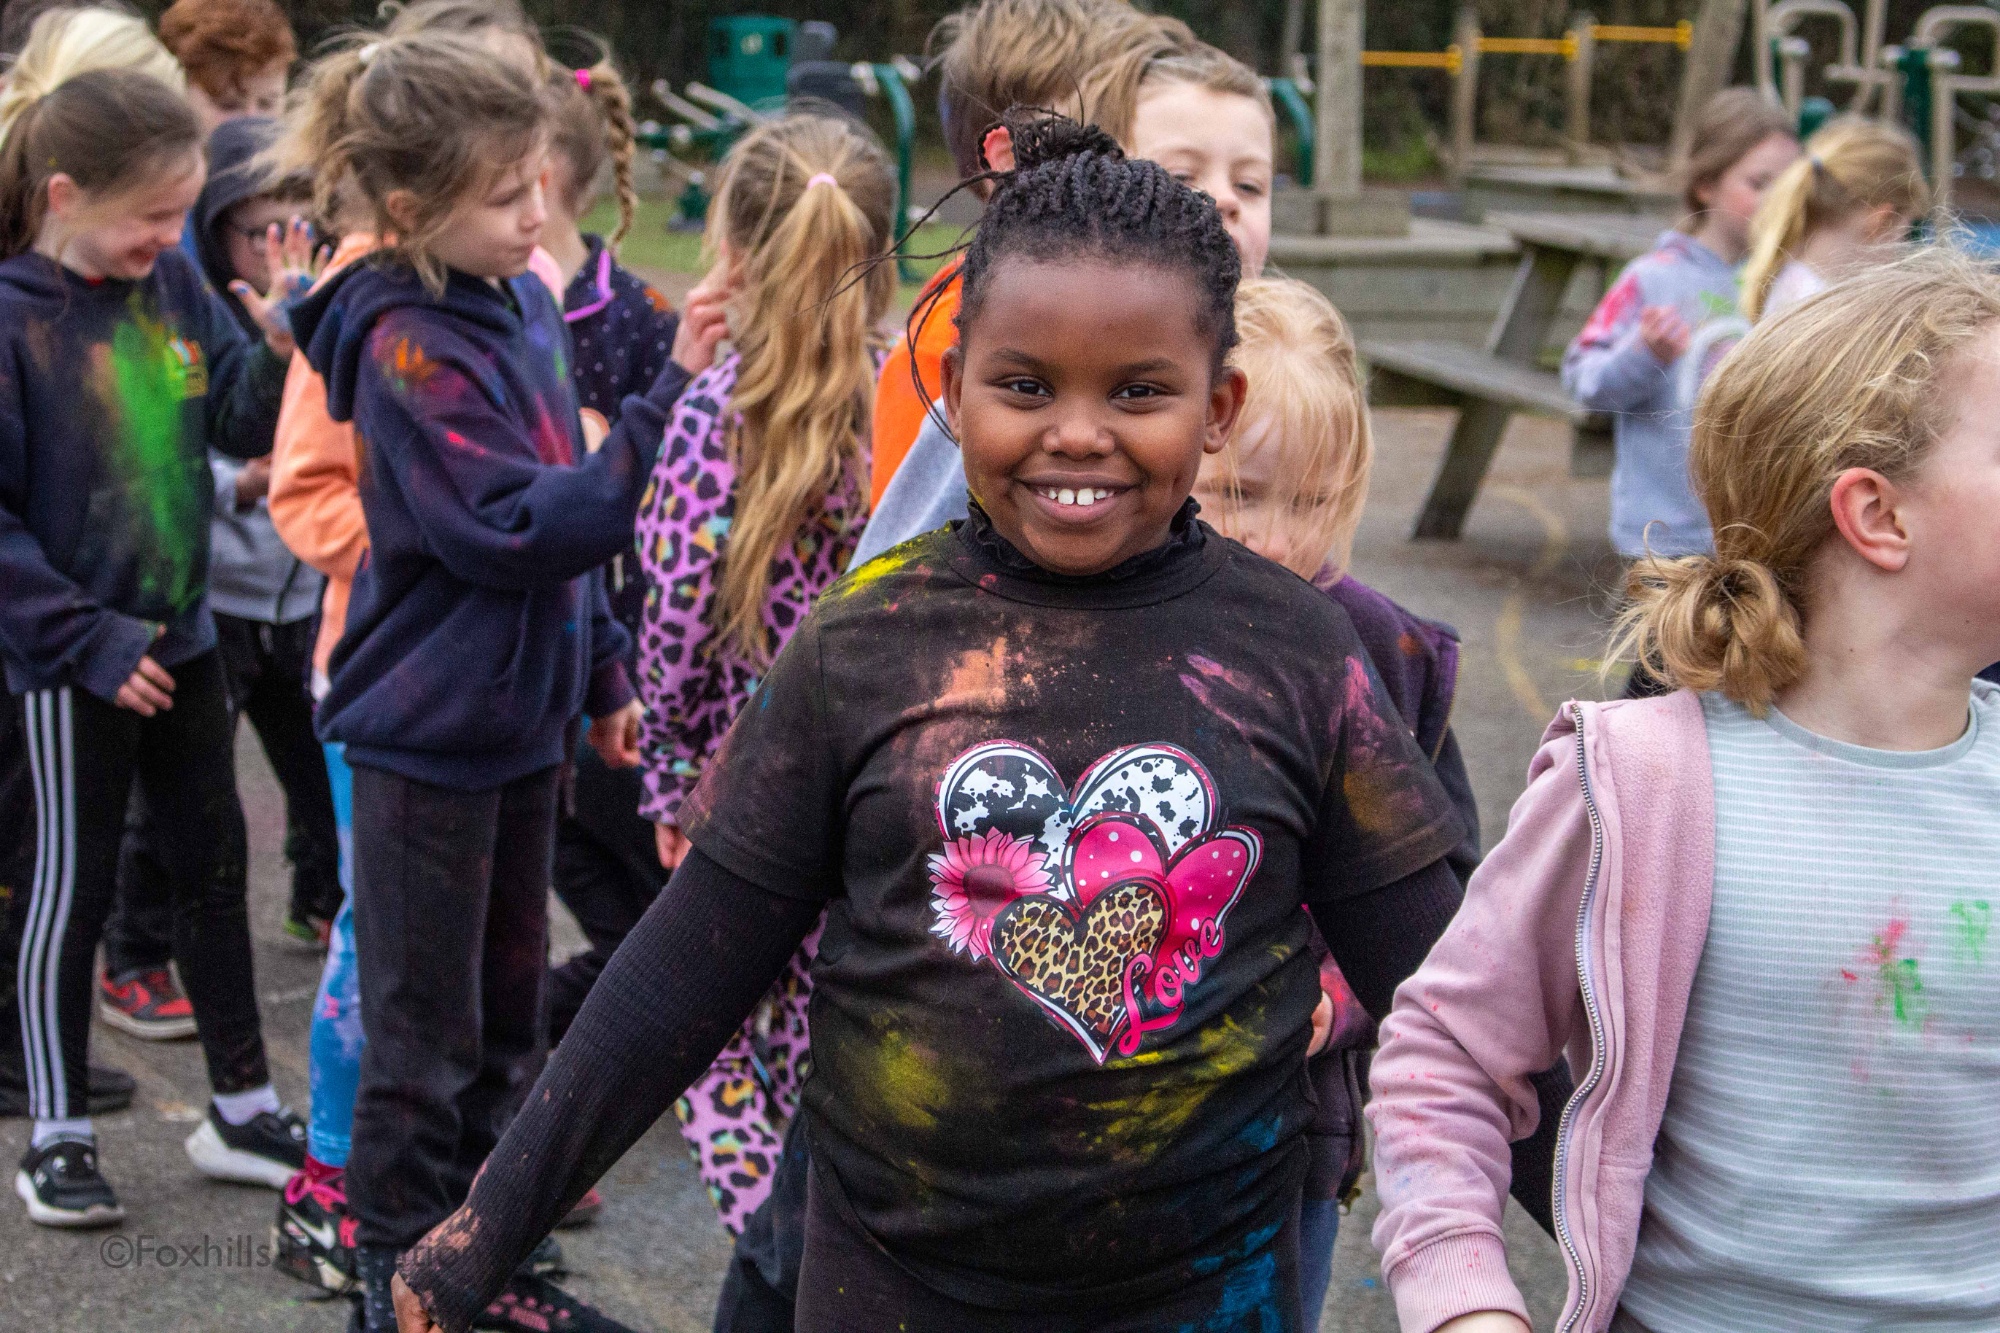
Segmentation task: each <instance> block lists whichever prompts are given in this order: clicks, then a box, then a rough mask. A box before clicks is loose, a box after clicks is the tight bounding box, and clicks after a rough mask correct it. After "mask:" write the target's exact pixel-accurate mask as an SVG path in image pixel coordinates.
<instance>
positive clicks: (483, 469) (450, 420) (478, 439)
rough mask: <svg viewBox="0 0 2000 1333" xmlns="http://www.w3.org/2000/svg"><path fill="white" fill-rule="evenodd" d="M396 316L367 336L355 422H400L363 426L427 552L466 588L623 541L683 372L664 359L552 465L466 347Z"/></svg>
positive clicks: (577, 560)
mask: <svg viewBox="0 0 2000 1333" xmlns="http://www.w3.org/2000/svg"><path fill="white" fill-rule="evenodd" d="M400 316H401V312H397V313H392V314H390V315H388V316H386V317H384V318H383V319H382V321H381V322H380V323H379V324H377V325H376V327H375V330H374V332H373V334H372V335H371V336H370V339H369V357H368V359H367V360H366V361H365V362H364V363H363V365H362V369H361V374H360V378H359V382H358V389H357V393H356V407H355V417H356V419H357V420H377V419H391V420H393V419H394V418H396V417H400V418H401V419H402V422H403V424H404V427H405V428H404V429H403V430H399V431H382V430H380V429H376V430H374V431H373V432H372V433H371V436H370V440H369V445H370V454H369V457H370V461H371V463H377V464H379V465H381V466H383V467H385V468H387V469H388V471H389V473H390V474H391V475H392V476H393V477H394V479H395V482H396V485H397V488H398V489H399V490H400V491H401V493H402V495H403V497H404V499H405V501H406V503H408V504H409V505H410V507H411V508H412V510H414V511H415V512H416V515H417V518H418V522H419V523H421V524H422V526H423V531H424V538H425V541H426V543H427V544H428V545H429V548H430V552H431V554H433V555H434V556H436V557H437V559H438V560H439V561H440V562H441V563H442V564H443V565H444V566H445V568H446V569H448V570H450V571H451V572H452V574H453V575H454V576H456V577H457V578H460V579H462V580H464V581H465V582H467V583H472V584H477V585H480V586H484V587H491V588H506V589H524V588H537V587H546V586H548V585H549V584H551V583H561V582H566V581H568V580H570V579H573V578H577V577H579V576H581V575H583V574H587V573H589V572H590V571H591V570H593V569H595V568H596V567H597V566H599V565H601V564H603V563H604V562H605V561H607V560H609V559H610V558H611V557H612V556H614V555H616V554H617V553H618V552H619V551H620V550H622V549H624V546H625V544H626V543H627V542H629V541H630V540H631V538H632V521H633V516H634V514H635V513H636V511H637V508H638V503H639V491H640V488H641V486H643V485H644V483H645V479H646V475H647V473H648V472H649V471H650V470H651V468H652V465H653V458H654V455H655V454H656V453H657V452H658V451H659V447H660V438H661V436H662V435H663V434H664V432H665V430H666V423H667V416H668V414H669V413H670V412H671V411H672V410H673V405H674V401H675V400H676V399H677V398H679V397H680V393H681V390H682V389H683V388H684V387H686V383H687V374H686V372H685V371H683V370H681V369H680V368H679V367H678V366H676V365H674V364H673V363H671V362H670V363H668V366H667V369H666V370H665V371H664V372H662V373H661V375H660V378H659V379H658V380H657V381H656V382H655V383H654V385H653V387H652V389H651V391H650V392H648V393H647V394H645V395H644V396H640V395H638V394H634V395H633V396H632V397H630V398H627V399H626V400H625V402H624V404H623V406H622V407H621V409H620V411H619V415H618V422H617V424H616V425H614V426H612V427H611V431H610V433H609V434H608V435H606V436H605V439H604V444H603V447H601V448H600V449H598V451H597V452H596V453H593V454H588V455H586V456H584V457H583V458H581V459H579V460H578V461H577V463H576V465H575V466H563V465H556V464H549V463H544V462H542V461H540V459H541V457H542V455H543V450H542V449H539V448H538V447H537V441H536V440H535V439H533V438H530V437H529V436H528V434H527V433H526V431H525V430H524V428H523V427H522V425H521V424H520V422H519V420H518V419H517V417H516V416H515V414H513V413H511V412H509V411H508V410H506V409H505V408H503V407H502V406H501V405H500V403H498V402H497V401H496V400H495V399H494V397H493V395H492V392H491V391H490V390H489V388H488V385H489V383H490V382H491V379H492V375H491V371H490V370H489V369H488V368H487V367H486V366H485V364H484V358H483V356H482V354H481V353H480V352H479V351H478V350H477V349H474V348H472V347H471V346H469V345H467V344H464V343H463V342H462V341H461V340H459V339H458V338H456V337H454V336H452V335H451V334H450V333H449V332H448V331H444V330H440V329H438V328H437V327H436V326H435V325H430V324H427V323H420V322H417V321H412V320H406V319H404V318H401V317H400ZM548 428H549V429H552V430H553V429H560V427H557V426H553V425H552V426H550V427H548ZM570 443H572V444H575V443H577V442H574V441H572V442H570Z"/></svg>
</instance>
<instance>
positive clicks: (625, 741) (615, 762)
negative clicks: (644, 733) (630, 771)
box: [590, 699, 645, 768]
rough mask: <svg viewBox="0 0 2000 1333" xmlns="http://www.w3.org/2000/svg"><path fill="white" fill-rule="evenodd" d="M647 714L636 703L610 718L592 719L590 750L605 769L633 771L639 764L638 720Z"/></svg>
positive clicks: (627, 705) (630, 704)
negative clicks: (595, 753)
mask: <svg viewBox="0 0 2000 1333" xmlns="http://www.w3.org/2000/svg"><path fill="white" fill-rule="evenodd" d="M644 711H645V710H644V709H643V708H642V707H641V706H640V704H639V701H638V700H637V699H634V700H632V701H631V702H630V703H628V704H626V705H625V706H624V707H623V708H621V709H619V710H618V711H617V712H615V713H613V714H612V715H611V716H609V717H598V718H592V719H591V722H590V748H591V749H593V750H595V751H597V757H598V758H599V759H602V760H603V761H604V766H605V767H606V768H632V767H635V766H636V765H637V764H638V762H639V717H640V714H641V713H643V712H644Z"/></svg>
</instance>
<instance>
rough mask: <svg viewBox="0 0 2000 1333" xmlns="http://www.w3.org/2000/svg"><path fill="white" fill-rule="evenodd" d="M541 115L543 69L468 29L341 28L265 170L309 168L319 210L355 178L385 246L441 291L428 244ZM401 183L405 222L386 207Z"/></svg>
mask: <svg viewBox="0 0 2000 1333" xmlns="http://www.w3.org/2000/svg"><path fill="white" fill-rule="evenodd" d="M548 111H549V103H548V98H547V96H546V84H545V83H544V81H543V77H542V76H541V75H539V74H536V73H532V72H530V71H528V70H525V69H520V68H517V67H516V66H515V65H514V64H513V63H512V62H509V61H505V60H496V59H494V58H493V56H492V53H491V52H490V51H489V50H487V49H486V47H484V46H482V45H481V44H480V43H479V42H478V41H476V40H475V39H473V38H471V37H468V36H466V35H463V34H460V33H455V32H448V31H438V30H431V29H425V30H420V31H414V32H407V33H403V34H395V35H392V34H381V35H377V34H374V33H366V32H353V33H347V34H345V35H343V36H341V37H338V38H336V39H335V40H334V42H333V44H332V47H331V49H330V50H329V52H328V53H327V54H326V55H324V56H322V57H321V58H320V59H319V61H318V62H317V63H315V64H314V65H313V67H312V70H311V72H310V74H309V75H308V76H307V79H306V82H305V85H304V87H303V88H302V89H300V90H299V92H298V93H297V94H296V95H295V99H294V103H293V107H292V109H291V112H290V114H289V116H288V124H287V127H286V132H285V134H284V136H283V137H282V138H281V139H280V140H279V142H278V144H277V146H276V147H275V148H274V150H273V152H272V154H271V169H272V170H273V172H274V174H276V175H279V176H282V175H286V174H289V173H290V172H292V171H298V170H304V171H309V172H310V173H311V175H312V179H313V204H314V207H315V210H316V211H317V212H318V213H319V214H320V215H321V216H330V215H331V213H332V210H333V207H334V195H335V192H336V191H341V190H343V187H345V186H347V185H348V184H349V183H351V184H352V187H353V189H352V191H351V193H352V194H353V195H354V196H356V198H355V202H356V203H358V204H362V205H364V206H365V207H366V208H367V209H368V210H369V212H370V213H371V215H372V217H373V224H372V225H373V228H374V231H375V234H376V235H378V236H381V237H383V238H385V246H384V249H383V251H382V253H383V254H385V255H390V256H393V257H395V258H398V259H401V260H402V261H404V262H405V263H408V264H409V265H410V266H411V267H412V268H414V269H415V270H416V271H417V274H418V276H420V277H421V278H422V279H423V281H424V285H425V286H426V287H428V288H430V290H431V291H432V292H434V293H435V292H442V291H443V290H444V266H443V265H442V264H441V263H439V262H438V260H437V258H436V257H435V255H434V254H433V253H432V250H431V247H432V246H434V245H435V244H436V242H437V239H438V236H439V234H440V232H441V231H442V228H443V226H444V223H445V221H446V219H447V218H448V217H449V216H450V215H451V211H452V209H453V208H454V207H455V206H456V205H457V204H458V202H459V201H460V200H461V199H462V198H464V197H465V196H466V195H467V194H468V193H470V192H471V191H473V190H476V189H482V188H484V187H485V185H486V184H487V182H489V181H490V180H492V179H493V178H494V175H495V174H496V173H497V172H499V171H501V170H503V169H504V168H505V167H507V166H508V165H509V164H511V163H517V162H520V161H521V160H522V159H524V158H526V157H528V156H530V155H531V154H532V153H533V152H534V151H535V150H536V148H537V146H538V145H539V143H540V142H541V140H542V137H543V136H544V135H545V134H546V133H547V128H548ZM398 190H404V191H408V192H409V194H410V196H411V198H412V199H413V200H414V203H415V210H414V213H413V214H412V215H411V216H410V217H409V218H408V219H407V220H406V221H407V225H398V223H397V222H396V220H395V219H394V218H392V217H391V216H390V214H389V210H388V206H387V200H388V198H389V196H390V195H391V194H393V193H395V192H396V191H398ZM388 238H393V239H388Z"/></svg>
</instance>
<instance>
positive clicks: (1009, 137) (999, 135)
mask: <svg viewBox="0 0 2000 1333" xmlns="http://www.w3.org/2000/svg"><path fill="white" fill-rule="evenodd" d="M979 155H980V156H981V157H983V158H985V159H986V169H987V170H988V171H1012V170H1013V169H1014V131H1012V130H1010V129H1008V128H1007V127H1006V126H1005V125H995V126H994V127H993V128H992V129H990V130H988V131H986V137H985V138H983V139H981V140H980V141H979Z"/></svg>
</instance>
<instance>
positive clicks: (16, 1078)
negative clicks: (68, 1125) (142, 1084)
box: [0, 1060, 138, 1120]
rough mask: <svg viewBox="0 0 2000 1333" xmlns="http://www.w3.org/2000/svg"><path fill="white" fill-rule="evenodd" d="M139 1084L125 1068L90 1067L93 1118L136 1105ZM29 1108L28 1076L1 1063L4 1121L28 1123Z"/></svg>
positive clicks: (0, 1100) (1, 1113) (0, 1117)
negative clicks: (133, 1100)
mask: <svg viewBox="0 0 2000 1333" xmlns="http://www.w3.org/2000/svg"><path fill="white" fill-rule="evenodd" d="M137 1090H138V1084H136V1083H134V1082H133V1081H132V1076H131V1075H130V1074H128V1073H126V1072H125V1071H124V1070H122V1069H112V1068H109V1067H108V1066H105V1065H92V1066H90V1098H89V1110H88V1112H87V1113H88V1114H90V1115H110V1114H111V1113H112V1112H113V1111H122V1110H124V1109H125V1108H126V1107H128V1106H130V1105H131V1104H132V1094H133V1093H134V1092H136V1091H137ZM32 1114H33V1112H31V1111H30V1110H29V1109H28V1076H27V1075H26V1074H25V1073H23V1072H22V1071H21V1069H20V1066H18V1065H16V1064H14V1063H12V1062H11V1061H7V1060H0V1120H25V1119H26V1118H27V1117H28V1116H30V1115H32Z"/></svg>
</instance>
